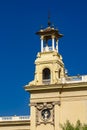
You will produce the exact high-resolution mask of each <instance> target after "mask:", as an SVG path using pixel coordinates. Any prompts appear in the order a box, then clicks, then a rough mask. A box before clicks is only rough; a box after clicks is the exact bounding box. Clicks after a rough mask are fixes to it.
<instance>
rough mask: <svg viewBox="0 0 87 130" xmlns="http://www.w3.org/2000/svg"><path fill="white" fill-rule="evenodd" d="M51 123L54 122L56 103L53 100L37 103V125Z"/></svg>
mask: <svg viewBox="0 0 87 130" xmlns="http://www.w3.org/2000/svg"><path fill="white" fill-rule="evenodd" d="M42 123H43V124H47V123H51V124H52V125H53V124H54V104H53V103H52V102H44V103H37V105H36V125H40V124H42Z"/></svg>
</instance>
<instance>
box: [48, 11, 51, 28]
mask: <svg viewBox="0 0 87 130" xmlns="http://www.w3.org/2000/svg"><path fill="white" fill-rule="evenodd" d="M48 26H49V27H50V26H51V22H50V13H48Z"/></svg>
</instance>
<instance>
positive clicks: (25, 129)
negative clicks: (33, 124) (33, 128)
mask: <svg viewBox="0 0 87 130" xmlns="http://www.w3.org/2000/svg"><path fill="white" fill-rule="evenodd" d="M0 130H30V126H3V127H0Z"/></svg>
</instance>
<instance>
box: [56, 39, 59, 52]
mask: <svg viewBox="0 0 87 130" xmlns="http://www.w3.org/2000/svg"><path fill="white" fill-rule="evenodd" d="M58 41H59V40H58V39H57V40H56V50H57V52H58Z"/></svg>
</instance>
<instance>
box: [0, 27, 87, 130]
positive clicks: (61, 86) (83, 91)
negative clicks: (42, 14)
mask: <svg viewBox="0 0 87 130" xmlns="http://www.w3.org/2000/svg"><path fill="white" fill-rule="evenodd" d="M36 34H37V35H39V36H40V40H41V52H39V53H38V54H37V57H36V60H35V77H34V80H33V81H31V82H29V84H28V85H26V86H25V91H27V92H29V93H30V118H27V119H26V118H22V119H20V118H19V117H13V118H12V119H8V120H3V119H1V120H0V130H5V129H7V130H29V129H30V130H48V129H50V130H61V128H60V124H64V123H65V122H66V121H67V120H69V121H70V122H71V123H76V121H77V120H80V121H81V122H82V123H87V75H84V76H71V77H70V76H68V75H67V73H66V71H65V67H64V63H63V60H62V56H61V55H60V54H59V51H58V44H59V39H60V38H62V36H63V35H62V34H60V33H59V30H57V29H55V28H54V27H51V25H50V24H48V27H47V28H45V29H41V30H40V31H38V32H37V33H36Z"/></svg>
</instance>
